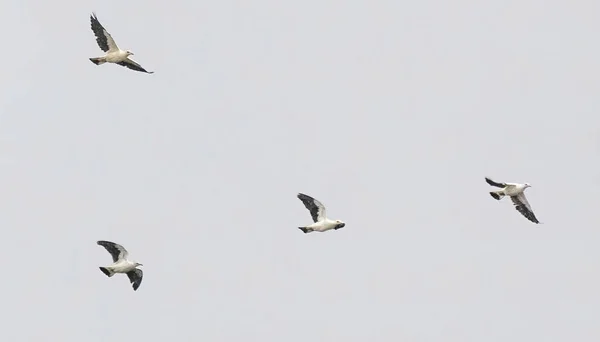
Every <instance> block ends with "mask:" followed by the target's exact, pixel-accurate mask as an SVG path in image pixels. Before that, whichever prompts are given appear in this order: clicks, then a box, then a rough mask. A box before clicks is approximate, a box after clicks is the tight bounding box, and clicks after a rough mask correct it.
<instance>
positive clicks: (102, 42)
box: [90, 13, 154, 74]
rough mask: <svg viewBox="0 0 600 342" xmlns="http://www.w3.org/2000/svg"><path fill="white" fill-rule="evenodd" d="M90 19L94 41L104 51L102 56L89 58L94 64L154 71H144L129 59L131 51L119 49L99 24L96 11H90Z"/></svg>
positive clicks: (150, 72)
mask: <svg viewBox="0 0 600 342" xmlns="http://www.w3.org/2000/svg"><path fill="white" fill-rule="evenodd" d="M90 20H91V22H92V31H94V35H96V42H97V43H98V46H99V47H100V49H102V51H104V52H106V55H105V56H104V57H94V58H90V61H92V63H94V64H96V65H100V64H104V63H107V62H108V63H115V64H119V65H121V66H124V67H127V68H129V69H132V70H135V71H141V72H145V73H148V74H153V73H154V71H146V69H144V68H142V66H141V65H139V64H138V63H136V62H135V61H133V60H132V59H129V56H132V55H133V52H131V51H129V50H125V51H123V50H121V49H119V47H118V46H117V43H115V40H114V39H113V38H112V37H111V35H110V33H108V31H106V29H105V28H104V27H103V26H102V24H100V22H99V21H98V18H97V17H96V13H92V15H91V16H90Z"/></svg>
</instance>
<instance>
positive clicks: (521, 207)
mask: <svg viewBox="0 0 600 342" xmlns="http://www.w3.org/2000/svg"><path fill="white" fill-rule="evenodd" d="M485 181H486V182H487V183H488V184H489V185H491V186H495V187H498V188H502V190H498V191H491V192H490V195H491V196H492V197H493V198H495V199H496V200H498V201H499V200H501V199H502V198H503V197H504V196H510V199H511V200H512V202H513V204H514V205H515V209H517V211H518V212H520V213H521V214H522V215H523V216H525V217H526V218H527V219H528V220H529V221H531V222H533V223H540V221H538V219H537V218H536V217H535V215H534V214H533V210H532V209H531V206H530V205H529V202H528V201H527V198H525V193H524V191H525V189H527V188H530V187H531V185H529V183H525V184H519V183H496V182H494V181H493V180H491V179H489V178H487V177H485Z"/></svg>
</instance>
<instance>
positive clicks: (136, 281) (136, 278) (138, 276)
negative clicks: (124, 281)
mask: <svg viewBox="0 0 600 342" xmlns="http://www.w3.org/2000/svg"><path fill="white" fill-rule="evenodd" d="M127 277H129V282H131V284H133V291H137V289H138V287H140V284H141V283H142V278H143V277H144V272H143V271H142V270H140V269H139V268H136V269H135V270H133V271H129V272H127Z"/></svg>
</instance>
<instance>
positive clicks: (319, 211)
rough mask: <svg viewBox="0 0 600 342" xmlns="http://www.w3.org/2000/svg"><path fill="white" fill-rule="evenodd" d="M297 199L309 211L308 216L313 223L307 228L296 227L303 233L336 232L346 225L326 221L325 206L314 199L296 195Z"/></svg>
mask: <svg viewBox="0 0 600 342" xmlns="http://www.w3.org/2000/svg"><path fill="white" fill-rule="evenodd" d="M298 198H299V199H300V200H301V201H302V203H304V206H305V207H306V209H308V211H310V215H311V216H312V219H313V221H314V223H312V224H310V225H308V226H304V227H298V228H300V230H302V231H303V232H304V233H310V232H314V231H317V232H325V231H328V230H330V229H336V230H337V229H340V228H343V227H344V226H345V225H346V224H345V223H344V222H342V221H340V220H330V219H328V218H327V216H325V206H324V205H323V204H321V202H319V201H317V200H316V199H314V198H312V197H310V196H308V195H305V194H301V193H300V194H298Z"/></svg>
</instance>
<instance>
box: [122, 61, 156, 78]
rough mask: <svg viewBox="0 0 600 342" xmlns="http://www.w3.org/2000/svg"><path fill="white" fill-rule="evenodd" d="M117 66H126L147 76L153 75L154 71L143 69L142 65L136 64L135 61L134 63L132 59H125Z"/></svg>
mask: <svg viewBox="0 0 600 342" xmlns="http://www.w3.org/2000/svg"><path fill="white" fill-rule="evenodd" d="M117 64H119V65H121V66H124V67H126V68H129V69H131V70H135V71H141V72H145V73H147V74H153V73H154V71H146V69H144V68H142V66H141V65H139V64H138V63H136V62H135V61H133V60H132V59H129V58H127V59H125V60H124V61H122V62H118V63H117Z"/></svg>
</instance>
